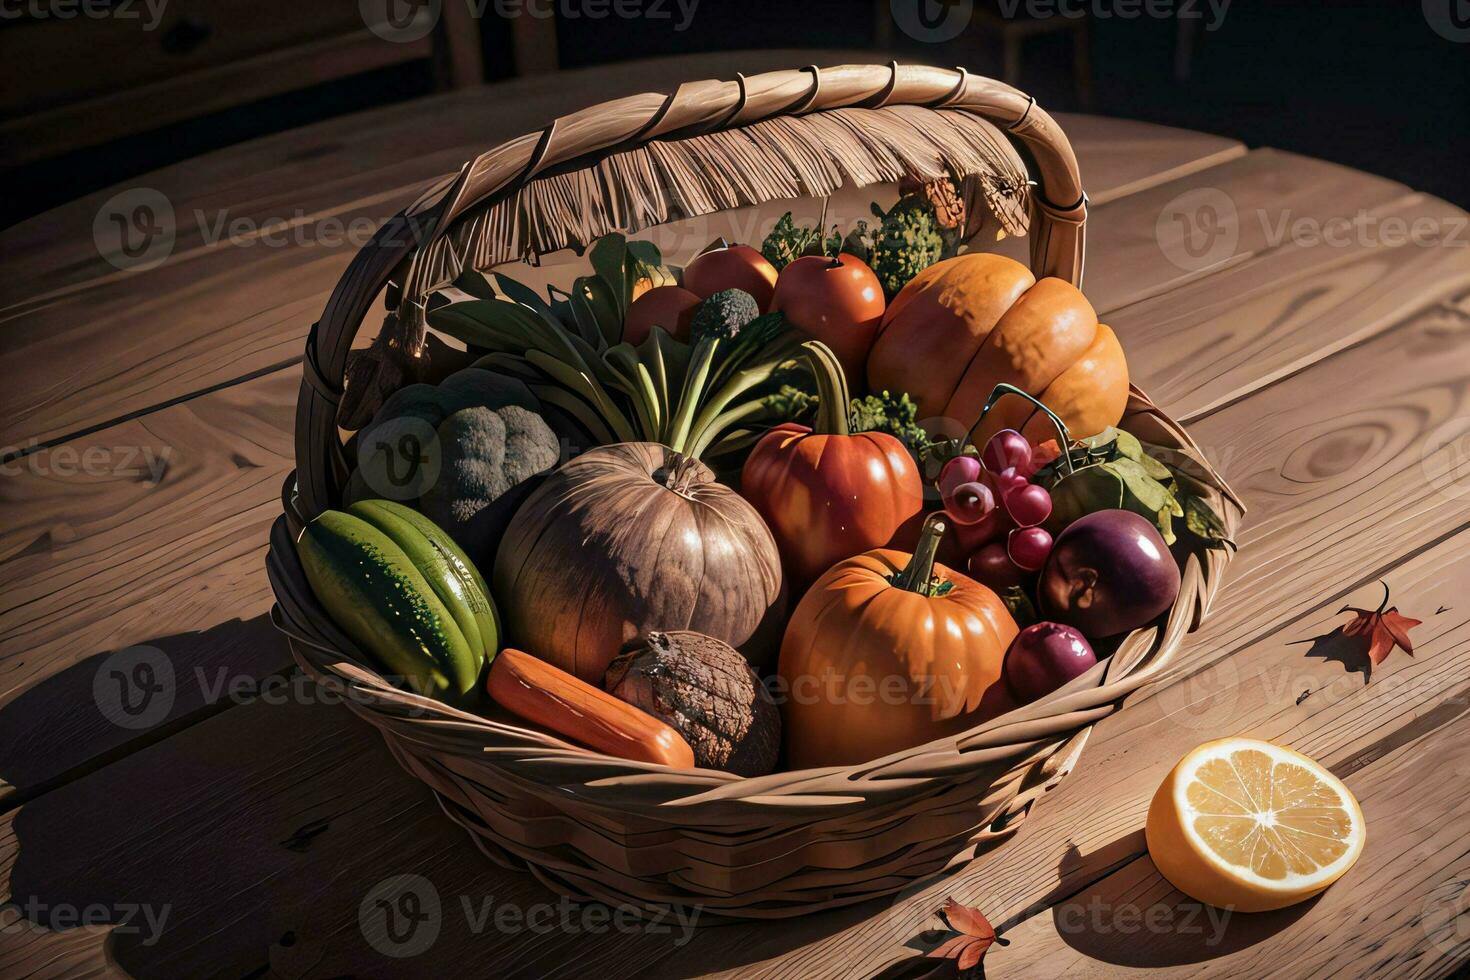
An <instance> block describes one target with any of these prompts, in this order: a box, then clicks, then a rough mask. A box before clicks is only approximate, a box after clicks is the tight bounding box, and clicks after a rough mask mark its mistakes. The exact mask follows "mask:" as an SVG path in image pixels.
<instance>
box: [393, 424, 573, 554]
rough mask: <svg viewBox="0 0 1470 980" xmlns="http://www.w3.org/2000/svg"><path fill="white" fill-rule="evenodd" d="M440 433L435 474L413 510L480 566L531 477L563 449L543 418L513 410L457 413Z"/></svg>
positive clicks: (491, 551) (554, 460) (553, 461)
mask: <svg viewBox="0 0 1470 980" xmlns="http://www.w3.org/2000/svg"><path fill="white" fill-rule="evenodd" d="M438 435H439V452H440V462H439V473H438V476H437V478H436V479H434V480H433V482H432V483H431V484H430V485H429V487H428V488H427V489H426V490H425V491H424V493H423V495H422V496H421V497H420V498H419V509H420V510H422V511H423V512H424V515H425V516H427V517H428V518H429V519H430V520H432V521H433V522H434V523H435V524H438V525H439V526H440V527H442V528H443V529H444V530H445V531H446V532H448V534H449V536H450V537H452V538H454V540H455V541H456V542H457V543H458V544H459V545H460V547H462V548H464V550H465V551H466V553H468V554H469V556H470V558H471V559H473V560H474V561H475V562H477V563H482V562H484V561H486V560H488V559H491V558H493V557H494V554H495V548H496V546H497V545H498V544H499V542H500V538H501V537H502V535H503V534H504V533H505V528H506V526H507V525H508V524H509V523H510V518H511V515H512V514H514V513H515V511H516V508H517V507H519V506H520V503H521V501H522V500H523V499H524V498H525V496H526V495H527V494H528V493H530V491H531V489H532V487H533V486H535V483H534V482H533V480H532V478H533V477H536V476H539V475H540V474H542V473H545V472H547V471H549V470H551V469H552V468H553V467H555V466H556V464H557V462H558V460H559V459H560V456H561V443H560V442H559V440H558V439H557V437H556V434H555V433H554V432H552V431H551V427H550V426H548V425H547V424H546V422H545V420H543V419H542V418H541V416H539V415H537V414H536V413H535V412H531V411H527V410H526V409H525V408H522V407H521V406H519V405H505V406H503V407H500V408H486V407H483V406H477V407H475V408H466V409H462V410H460V411H458V412H455V413H454V414H453V415H451V416H449V417H448V418H447V419H445V420H444V422H443V423H442V424H441V425H440V426H439V429H438Z"/></svg>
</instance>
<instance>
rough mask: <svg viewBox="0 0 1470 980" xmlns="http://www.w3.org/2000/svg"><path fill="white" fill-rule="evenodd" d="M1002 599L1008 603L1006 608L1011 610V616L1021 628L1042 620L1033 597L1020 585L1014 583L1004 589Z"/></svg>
mask: <svg viewBox="0 0 1470 980" xmlns="http://www.w3.org/2000/svg"><path fill="white" fill-rule="evenodd" d="M1000 601H1001V602H1004V603H1005V604H1006V608H1007V609H1009V610H1010V611H1011V618H1012V619H1014V620H1015V621H1016V625H1017V626H1019V627H1020V628H1021V629H1025V628H1026V627H1028V626H1031V625H1033V624H1035V623H1039V622H1041V617H1040V616H1038V615H1037V614H1036V606H1034V605H1033V604H1032V603H1031V597H1030V596H1029V595H1027V594H1026V590H1025V589H1022V588H1021V587H1020V586H1019V585H1012V586H1011V587H1010V588H1008V589H1006V590H1005V591H1003V592H1002V593H1001V594H1000Z"/></svg>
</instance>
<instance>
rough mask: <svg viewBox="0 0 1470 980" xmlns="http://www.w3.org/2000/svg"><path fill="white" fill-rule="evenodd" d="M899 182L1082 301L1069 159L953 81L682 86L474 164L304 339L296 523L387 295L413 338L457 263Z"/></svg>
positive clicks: (746, 81)
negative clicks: (389, 290) (1019, 239)
mask: <svg viewBox="0 0 1470 980" xmlns="http://www.w3.org/2000/svg"><path fill="white" fill-rule="evenodd" d="M1013 144H1014V145H1013ZM1017 148H1019V149H1020V150H1021V151H1024V154H1025V156H1026V158H1027V159H1029V160H1030V161H1031V163H1032V165H1033V175H1034V176H1035V178H1036V182H1037V187H1036V188H1035V190H1034V191H1033V190H1031V189H1030V188H1029V187H1028V185H1027V183H1026V181H1025V168H1024V167H1023V166H1021V163H1020V159H1021V158H1020V157H1019V156H1018V155H1017ZM737 161H741V162H742V163H746V164H749V165H750V166H749V168H748V169H746V168H745V167H743V166H742V165H741V164H737ZM898 167H911V168H913V169H914V171H915V172H916V173H920V174H926V175H937V174H938V173H939V172H940V170H941V169H942V168H946V167H947V168H950V169H953V170H955V171H957V172H959V173H961V174H963V175H970V177H971V178H973V179H967V180H966V181H965V182H964V183H965V191H966V196H967V198H968V199H969V200H970V202H971V203H972V204H973V203H974V201H975V199H976V198H979V199H980V200H983V201H984V202H985V203H986V204H987V205H988V206H989V209H990V210H991V211H992V212H994V213H995V214H996V215H997V216H998V218H999V220H1000V222H1001V226H1002V227H1003V228H1006V229H1007V230H1009V231H1013V232H1019V231H1020V230H1021V229H1022V227H1023V225H1024V224H1025V223H1027V222H1028V221H1029V237H1030V240H1031V267H1032V270H1033V271H1034V272H1036V274H1037V275H1038V276H1057V277H1059V278H1062V279H1066V280H1068V281H1069V282H1072V283H1076V284H1079V285H1080V283H1081V280H1082V264H1083V230H1084V227H1085V224H1086V220H1087V202H1086V197H1085V195H1084V194H1083V192H1082V183H1081V178H1080V177H1079V175H1078V172H1077V161H1076V158H1075V156H1074V155H1073V153H1072V148H1071V146H1070V144H1068V142H1067V139H1066V137H1065V136H1064V135H1063V134H1062V131H1061V129H1060V127H1058V126H1057V124H1056V122H1055V121H1054V120H1053V119H1052V118H1051V116H1049V115H1048V114H1047V113H1046V112H1045V111H1044V110H1042V109H1041V107H1040V106H1037V105H1036V104H1035V102H1034V100H1032V99H1031V98H1030V97H1029V96H1027V95H1025V94H1023V93H1022V92H1019V91H1017V90H1016V89H1014V88H1011V87H1010V86H1009V85H1005V84H1003V83H1001V82H997V81H994V80H993V79H989V78H983V77H980V76H976V75H971V74H969V73H968V72H966V71H964V70H963V69H941V68H931V67H925V66H918V65H904V66H899V65H898V64H896V63H893V64H889V65H842V66H838V67H833V68H821V69H818V68H815V67H809V68H806V69H802V70H799V71H796V70H790V71H775V72H767V73H764V74H761V75H754V76H751V77H749V78H746V77H744V76H740V77H737V78H736V79H735V80H734V81H727V82H719V81H702V82H692V83H688V84H685V85H681V86H680V87H679V88H678V89H677V90H676V91H674V92H673V93H671V94H668V95H662V94H657V93H647V94H644V95H635V96H630V97H628V98H625V99H618V100H615V101H612V102H607V103H604V104H602V105H599V106H594V107H591V108H588V109H585V110H582V111H581V112H577V113H573V114H572V115H569V116H564V117H562V118H560V119H557V120H554V121H553V122H551V123H550V124H548V125H547V126H546V127H545V128H544V129H542V130H540V131H539V132H536V133H528V134H526V135H524V136H521V137H518V138H516V139H512V140H509V141H508V142H506V143H503V144H502V145H500V146H498V147H496V148H495V149H492V150H490V151H488V152H487V153H483V154H481V155H480V156H479V157H477V158H475V159H474V160H472V161H471V162H469V163H468V164H466V165H465V166H464V168H463V169H462V170H461V171H460V172H459V173H458V174H456V175H453V176H451V177H446V178H444V179H443V180H441V181H439V182H438V183H436V184H435V185H434V186H433V187H431V188H430V189H429V190H428V191H426V192H425V193H424V195H422V196H421V197H420V198H419V199H418V200H417V201H416V202H414V203H413V204H412V205H410V206H409V207H408V208H406V209H405V210H404V211H403V212H402V213H400V214H398V215H396V216H395V217H394V218H393V219H391V220H390V221H388V222H387V223H386V224H385V225H384V226H383V227H382V228H380V229H379V230H378V232H377V234H376V235H374V237H373V240H372V241H371V242H370V243H369V244H368V245H367V246H365V247H364V248H363V249H362V250H361V251H359V252H358V254H357V255H356V256H355V257H354V259H353V261H352V264H351V266H350V267H349V268H348V270H347V272H346V273H345V274H344V275H343V277H342V279H341V280H340V281H339V282H338V284H337V288H336V289H335V290H334V291H333V293H332V296H331V298H330V299H329V300H328V301H327V306H326V309H325V310H324V311H323V313H322V318H321V320H320V321H319V322H318V323H317V324H316V325H315V326H314V327H313V329H312V332H311V335H310V336H309V338H308V341H307V349H306V367H305V369H304V371H305V377H304V379H303V382H302V389H301V397H300V398H299V400H298V402H297V419H296V426H297V440H296V442H297V474H298V484H299V489H300V502H299V506H300V509H301V512H302V514H303V515H304V516H305V517H307V518H308V519H309V518H310V517H313V516H315V515H317V514H319V513H321V512H322V511H323V510H326V509H328V508H329V507H332V506H333V505H334V504H335V502H336V500H337V499H338V497H339V495H340V492H341V488H342V485H343V483H344V482H345V480H346V475H347V473H346V471H347V466H346V463H345V461H344V459H343V456H342V446H341V443H340V441H339V440H338V435H337V408H338V403H339V402H340V401H341V399H342V390H343V389H342V379H343V376H344V374H345V372H346V369H347V360H348V354H349V352H350V351H351V349H352V344H353V339H354V338H355V337H356V335H357V332H358V329H359V328H360V326H361V325H362V322H363V320H364V318H365V317H366V316H367V315H368V312H369V310H370V309H371V308H372V305H373V303H374V302H375V301H376V299H377V297H378V294H379V293H380V292H381V290H382V289H383V287H384V286H385V285H386V284H387V283H388V282H389V280H390V278H391V279H393V280H394V281H395V282H396V283H397V284H398V287H399V288H398V291H397V294H396V300H395V302H394V310H393V313H392V315H391V316H390V320H391V321H392V322H393V323H394V324H395V326H396V329H399V330H402V331H404V332H405V333H406V334H408V335H410V336H413V335H415V334H417V335H418V336H420V337H421V336H422V332H423V322H424V304H425V302H426V298H427V297H428V295H429V293H430V292H432V290H433V289H435V288H438V287H439V286H442V285H443V284H444V283H445V282H447V281H448V280H449V279H451V278H453V274H454V273H456V272H457V271H458V270H460V269H462V268H463V267H464V266H465V265H467V264H475V265H477V267H481V268H484V267H488V266H489V265H493V264H496V263H497V262H499V261H505V260H508V259H511V258H519V257H524V256H526V255H534V254H539V253H540V252H541V251H544V250H547V249H551V248H560V247H565V246H568V245H578V244H583V243H586V242H587V241H589V240H590V239H591V238H592V237H595V236H596V234H600V233H602V232H603V231H611V230H615V229H617V228H622V229H624V230H627V229H632V228H643V227H648V226H650V225H652V224H657V223H659V222H661V221H664V220H672V219H673V218H675V217H678V216H684V215H688V214H690V213H709V211H711V210H720V209H721V208H724V207H729V206H731V202H734V203H735V205H736V206H738V205H739V204H740V203H743V202H746V201H752V202H758V201H768V200H774V199H776V198H777V197H779V196H783V195H784V196H787V197H790V196H793V194H792V193H791V192H792V191H793V190H795V191H796V193H797V194H806V193H812V194H823V193H827V192H828V191H829V190H830V189H831V188H832V187H834V186H835V184H834V181H838V182H840V178H841V177H843V176H845V177H846V179H848V180H850V181H858V182H862V181H868V180H870V179H873V178H886V177H887V176H888V175H889V174H892V173H894V171H895V169H896V168H898ZM706 209H709V210H706ZM1028 211H1029V214H1028ZM969 214H970V215H971V217H972V218H974V217H977V216H978V215H979V214H980V209H979V208H976V207H971V208H970V209H969ZM966 230H967V232H968V233H970V234H973V233H974V232H975V231H976V230H978V229H977V227H975V226H974V225H972V226H971V227H969V228H967V229H966ZM408 346H410V347H412V346H414V345H413V344H412V343H410V344H409V345H408Z"/></svg>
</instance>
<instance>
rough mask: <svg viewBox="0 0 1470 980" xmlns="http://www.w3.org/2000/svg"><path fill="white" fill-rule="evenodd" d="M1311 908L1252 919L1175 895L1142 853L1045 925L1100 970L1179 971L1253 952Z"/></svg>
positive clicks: (1064, 906) (1255, 915) (1054, 912)
mask: <svg viewBox="0 0 1470 980" xmlns="http://www.w3.org/2000/svg"><path fill="white" fill-rule="evenodd" d="M1136 836H1138V837H1141V836H1142V834H1141V833H1140V834H1138V835H1136ZM1315 904H1316V899H1312V900H1310V901H1307V902H1303V903H1301V904H1300V905H1295V906H1292V907H1291V908H1287V909H1281V910H1279V911H1276V912H1257V913H1247V912H1232V911H1229V910H1226V909H1218V908H1214V907H1213V906H1209V905H1204V904H1201V903H1200V902H1196V901H1194V900H1193V899H1191V898H1189V897H1188V896H1186V895H1184V894H1183V893H1181V892H1179V891H1178V890H1177V889H1175V888H1174V887H1173V886H1172V885H1170V884H1169V882H1168V881H1167V880H1165V878H1164V877H1163V875H1161V874H1159V871H1158V869H1157V868H1155V867H1154V863H1153V861H1152V860H1151V859H1150V858H1149V857H1148V855H1147V854H1144V855H1142V856H1141V857H1138V858H1136V859H1135V860H1133V861H1131V862H1129V863H1128V864H1126V865H1124V866H1123V867H1122V868H1120V869H1118V870H1117V871H1115V872H1113V873H1112V874H1109V875H1107V876H1106V877H1104V878H1102V879H1101V880H1099V881H1097V882H1096V883H1095V884H1093V885H1092V886H1090V887H1088V888H1085V889H1083V890H1082V891H1080V892H1078V893H1077V894H1075V895H1073V896H1072V897H1070V898H1068V899H1067V900H1066V901H1063V902H1060V903H1059V904H1057V905H1056V906H1054V907H1053V908H1052V909H1051V926H1052V928H1053V929H1054V930H1055V934H1056V935H1057V936H1059V937H1061V939H1062V941H1063V942H1064V943H1066V944H1067V945H1068V946H1070V947H1071V948H1072V949H1075V950H1077V951H1078V952H1079V953H1083V954H1085V955H1086V956H1089V957H1091V958H1092V959H1095V960H1100V961H1102V962H1104V963H1110V964H1113V965H1116V966H1130V967H1161V966H1182V965H1186V964H1191V963H1201V962H1204V961H1206V960H1212V959H1216V958H1218V957H1221V956H1226V955H1228V954H1231V953H1235V952H1238V951H1240V950H1242V949H1245V948H1247V947H1250V946H1254V945H1255V944H1256V943H1259V942H1261V941H1262V940H1264V939H1267V938H1269V937H1270V936H1272V935H1274V934H1275V933H1277V932H1279V931H1281V930H1282V929H1285V928H1286V927H1287V926H1289V925H1291V924H1292V923H1293V922H1295V921H1296V920H1297V919H1299V918H1301V917H1302V916H1303V915H1305V914H1306V913H1307V912H1309V911H1310V910H1311V908H1312V906H1313V905H1315ZM1018 942H1021V943H1024V942H1025V940H1024V938H1021V939H1018Z"/></svg>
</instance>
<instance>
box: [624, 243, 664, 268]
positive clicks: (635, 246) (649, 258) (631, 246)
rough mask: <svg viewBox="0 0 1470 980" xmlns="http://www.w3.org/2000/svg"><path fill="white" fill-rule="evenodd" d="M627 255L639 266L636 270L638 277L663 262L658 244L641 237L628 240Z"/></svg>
mask: <svg viewBox="0 0 1470 980" xmlns="http://www.w3.org/2000/svg"><path fill="white" fill-rule="evenodd" d="M628 257H629V258H631V259H632V260H633V261H634V262H636V263H637V264H638V265H639V266H640V267H641V268H639V269H638V270H637V272H638V278H642V277H643V276H644V275H645V274H646V273H647V272H648V271H649V270H651V269H657V268H658V267H659V266H661V265H663V264H664V257H663V253H661V252H660V251H659V250H658V246H657V245H655V244H653V242H649V241H644V240H642V239H636V240H633V241H629V242H628Z"/></svg>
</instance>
